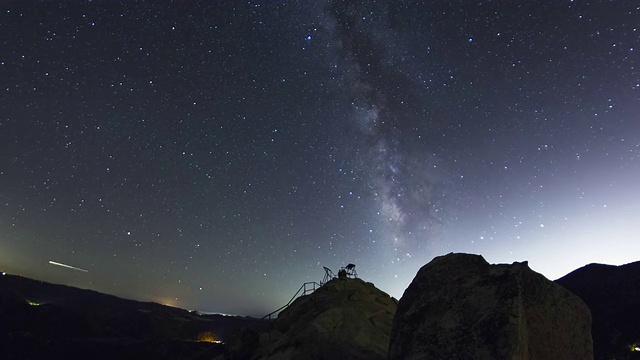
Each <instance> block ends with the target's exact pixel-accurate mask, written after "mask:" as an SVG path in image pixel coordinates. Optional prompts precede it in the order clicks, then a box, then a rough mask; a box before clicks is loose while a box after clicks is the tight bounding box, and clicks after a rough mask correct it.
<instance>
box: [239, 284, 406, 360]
mask: <svg viewBox="0 0 640 360" xmlns="http://www.w3.org/2000/svg"><path fill="white" fill-rule="evenodd" d="M396 307H397V303H396V300H395V299H393V298H392V297H390V296H389V295H388V294H386V293H384V292H382V291H381V290H379V289H377V288H376V287H375V286H374V285H373V284H372V283H368V282H364V281H362V280H360V279H350V278H341V279H334V280H331V281H329V282H327V283H326V284H324V285H323V286H322V287H320V288H319V289H318V290H316V291H315V292H313V293H312V294H311V295H307V296H303V297H300V298H298V299H296V300H295V301H294V302H293V303H292V304H291V305H290V306H289V307H287V308H286V309H285V310H283V311H282V312H281V313H280V315H279V316H278V319H277V320H276V322H275V323H274V326H273V328H272V329H271V330H270V331H268V332H265V333H262V334H260V335H259V344H258V345H257V348H256V349H253V350H252V351H251V354H250V355H249V356H247V355H248V354H247V352H246V351H245V352H244V354H243V355H242V356H234V358H238V357H244V358H250V359H255V360H257V359H261V360H264V359H269V360H276V359H277V360H285V359H315V360H323V359H326V360H329V359H367V360H376V359H379V360H385V359H386V358H387V353H388V345H389V334H390V333H391V324H392V321H393V315H394V314H395V311H396ZM245 350H247V349H246V348H245ZM232 355H236V354H232Z"/></svg>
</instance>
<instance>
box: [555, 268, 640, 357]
mask: <svg viewBox="0 0 640 360" xmlns="http://www.w3.org/2000/svg"><path fill="white" fill-rule="evenodd" d="M556 282H557V283H558V284H560V285H562V286H563V287H565V288H566V289H568V290H569V291H571V292H573V293H574V294H576V295H578V296H579V297H580V298H582V300H583V301H584V302H585V303H586V304H587V306H588V307H589V309H590V310H591V314H592V316H593V324H592V335H593V350H594V357H595V359H596V360H599V359H640V351H631V350H632V349H631V347H635V346H640V261H638V262H634V263H630V264H627V265H621V266H612V265H603V264H589V265H587V266H584V267H582V268H580V269H578V270H575V271H573V272H571V273H569V274H568V275H566V276H564V277H562V278H560V279H558V280H556Z"/></svg>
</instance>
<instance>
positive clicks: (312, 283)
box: [260, 281, 321, 321]
mask: <svg viewBox="0 0 640 360" xmlns="http://www.w3.org/2000/svg"><path fill="white" fill-rule="evenodd" d="M307 284H311V285H313V286H312V287H311V288H310V289H307ZM316 285H317V286H318V288H319V287H320V286H321V285H320V284H318V283H317V282H315V281H308V282H306V283H304V284H302V286H300V288H299V289H298V291H296V293H295V294H294V295H293V297H292V298H291V300H289V302H288V303H286V304H284V305H282V306H281V307H279V308H278V309H277V310H274V311H272V312H270V313H268V314H267V315H265V316H263V317H262V319H260V321H262V320H264V319H267V318H269V319H271V315H273V314H276V313H278V312H280V311H282V310H283V309H284V308H286V307H287V306H289V305H291V303H292V302H293V300H295V299H296V298H297V297H298V294H300V291H302V296H305V295H307V294H311V293H312V292H314V291H316Z"/></svg>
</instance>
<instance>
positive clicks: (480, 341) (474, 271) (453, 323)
mask: <svg viewBox="0 0 640 360" xmlns="http://www.w3.org/2000/svg"><path fill="white" fill-rule="evenodd" d="M389 359H390V360H400V359H412V360H416V359H449V360H455V359H479V360H481V359H487V360H488V359H528V360H548V359H554V360H561V359H572V360H573V359H575V360H578V359H580V360H582V359H593V344H592V340H591V313H590V312H589V309H588V308H587V306H586V305H585V304H584V302H582V300H580V298H578V297H577V296H576V295H574V294H572V293H571V292H569V291H567V290H566V289H564V288H563V287H561V286H559V285H557V284H555V283H553V282H552V281H549V280H547V279H546V278H545V277H544V276H542V275H540V274H538V273H536V272H534V271H532V270H531V269H530V268H529V267H528V265H527V263H526V262H523V263H513V264H512V265H506V264H501V265H490V264H489V263H487V262H486V261H485V259H484V258H483V257H482V256H479V255H471V254H448V255H444V256H440V257H436V258H435V259H433V261H431V262H430V263H428V264H427V265H425V266H423V267H422V268H421V269H420V270H419V271H418V274H417V275H416V277H415V278H414V279H413V282H412V283H411V285H409V287H408V288H407V289H406V290H405V292H404V295H403V296H402V298H401V299H400V302H399V304H398V310H397V312H396V315H395V317H394V320H393V329H392V332H391V340H390V345H389Z"/></svg>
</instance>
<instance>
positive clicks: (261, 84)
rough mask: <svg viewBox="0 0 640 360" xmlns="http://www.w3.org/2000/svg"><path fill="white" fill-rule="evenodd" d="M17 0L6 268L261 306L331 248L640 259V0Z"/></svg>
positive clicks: (205, 306)
mask: <svg viewBox="0 0 640 360" xmlns="http://www.w3.org/2000/svg"><path fill="white" fill-rule="evenodd" d="M0 7H1V13H0V33H1V34H2V36H1V37H0V44H1V45H0V46H1V47H0V79H1V89H0V90H1V91H2V92H1V100H0V270H1V271H6V272H9V273H15V274H24V275H25V276H29V277H32V278H36V279H41V280H46V281H51V282H56V283H62V284H69V285H73V286H78V287H82V288H89V289H94V290H97V291H102V292H106V293H110V294H115V295H118V296H122V297H127V298H133V299H138V300H144V301H156V302H160V303H163V304H168V305H173V306H179V307H184V308H187V309H198V310H201V311H211V312H223V313H231V314H243V315H258V316H259V315H264V314H266V313H267V312H270V311H271V310H274V309H276V308H278V307H279V306H280V305H282V304H284V303H286V302H287V301H288V300H289V298H290V297H291V296H292V295H293V293H294V292H295V291H296V290H297V289H298V288H299V287H300V286H301V285H302V283H304V282H305V281H319V280H321V279H322V277H323V275H324V272H323V269H322V266H327V267H329V268H331V269H333V270H334V272H337V270H338V269H339V268H340V267H341V266H344V265H346V264H348V263H354V264H356V270H357V271H358V274H359V275H360V277H361V278H363V279H365V280H367V281H371V282H373V283H374V284H375V285H376V286H377V287H378V288H380V289H382V290H383V291H386V292H388V293H389V294H391V295H392V296H395V297H396V298H399V297H400V296H402V292H403V291H404V289H405V288H406V287H407V286H408V284H409V283H410V282H411V280H412V279H413V277H414V275H415V273H416V271H417V270H418V269H419V268H420V267H421V266H422V265H424V264H426V263H427V262H429V261H430V260H431V259H433V257H435V256H438V255H442V254H446V253H449V252H470V253H478V254H482V255H483V256H484V257H485V258H486V259H487V260H488V261H489V262H494V263H495V262H507V263H510V262H513V261H524V260H528V261H529V265H530V266H531V268H533V269H534V270H536V271H538V272H540V273H542V274H544V275H545V276H547V277H548V278H550V279H556V278H558V277H561V276H563V275H565V274H566V273H568V272H570V271H572V270H574V269H576V268H578V267H580V266H583V265H585V264H587V263H591V262H600V263H609V264H622V263H627V262H631V261H636V260H638V259H640V241H639V240H640V181H638V179H640V30H639V28H640V5H639V4H638V3H637V2H635V1H580V0H575V1H569V0H562V1H561V0H558V1H555V0H554V1H550V0H549V1H471V0H469V1H466V0H465V1H404V2H386V1H376V2H360V1H129V0H127V1H125V0H110V1H106V0H103V1H101V0H94V1H90V0H85V1H29V0H24V1H23V0H20V1H7V0H4V1H0ZM50 261H53V262H56V263H60V264H66V265H69V266H73V267H77V268H78V269H83V270H86V271H79V270H75V269H72V268H68V267H62V266H58V265H55V264H52V263H50Z"/></svg>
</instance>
